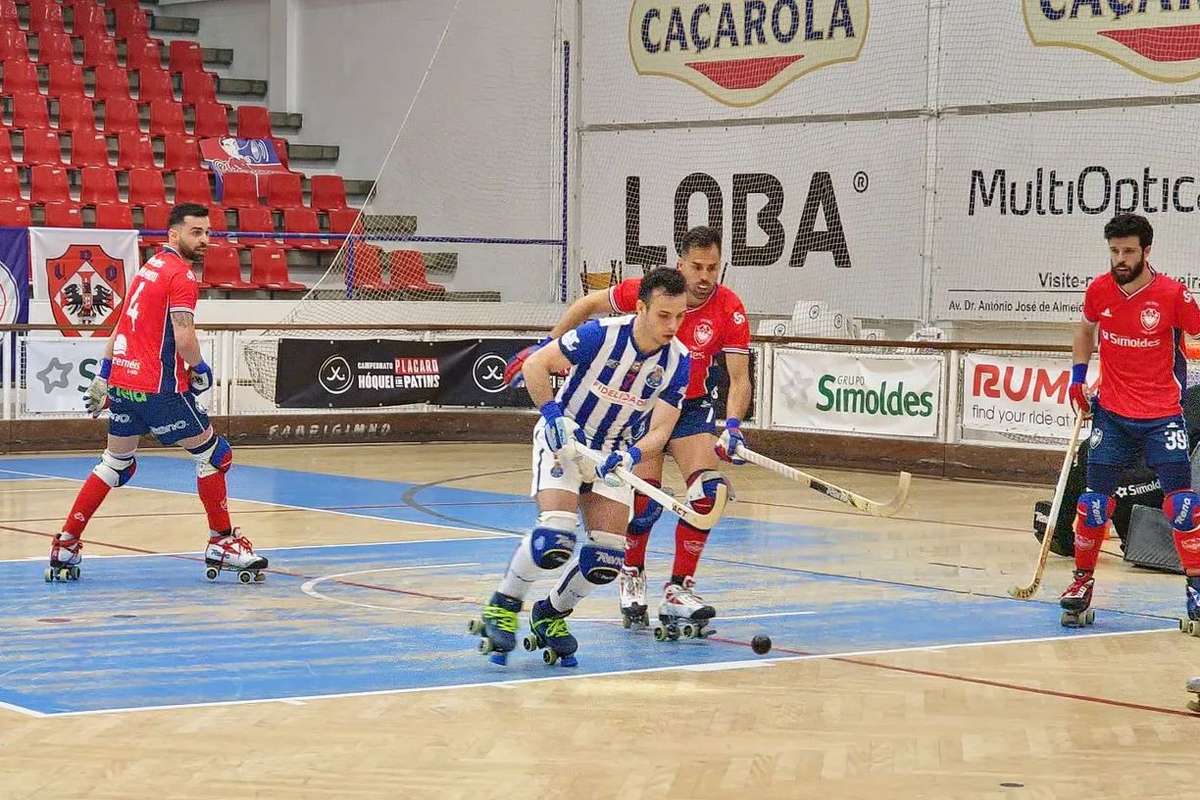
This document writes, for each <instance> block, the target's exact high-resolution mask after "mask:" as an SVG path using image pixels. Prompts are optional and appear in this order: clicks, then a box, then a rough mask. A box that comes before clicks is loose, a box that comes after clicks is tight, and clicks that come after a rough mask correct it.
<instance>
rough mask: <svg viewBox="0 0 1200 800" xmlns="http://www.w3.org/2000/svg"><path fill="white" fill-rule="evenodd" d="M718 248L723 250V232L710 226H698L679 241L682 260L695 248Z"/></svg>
mask: <svg viewBox="0 0 1200 800" xmlns="http://www.w3.org/2000/svg"><path fill="white" fill-rule="evenodd" d="M714 244H715V245H716V246H717V250H718V251H720V249H721V231H719V230H717V229H716V228H712V227H709V226H708V225H697V226H696V227H694V228H692V229H691V230H690V231H688V232H687V233H685V234H684V235H683V238H682V239H680V240H679V255H680V257H681V258H682V257H683V256H686V255H687V254H688V251H690V250H691V249H692V248H693V247H700V248H704V247H712V246H713V245H714Z"/></svg>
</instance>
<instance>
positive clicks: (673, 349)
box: [556, 315, 691, 452]
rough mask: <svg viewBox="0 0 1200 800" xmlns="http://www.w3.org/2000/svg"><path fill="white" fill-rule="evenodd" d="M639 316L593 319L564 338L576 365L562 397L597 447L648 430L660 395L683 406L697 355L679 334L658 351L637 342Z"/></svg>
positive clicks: (620, 444) (562, 344) (621, 443)
mask: <svg viewBox="0 0 1200 800" xmlns="http://www.w3.org/2000/svg"><path fill="white" fill-rule="evenodd" d="M634 319H635V318H634V317H633V316H632V315H630V316H624V317H609V318H607V319H602V320H591V321H589V322H585V323H584V324H582V325H580V326H579V327H578V328H576V329H575V330H573V331H567V332H566V333H564V334H563V335H562V336H561V337H560V338H559V340H558V346H559V349H561V350H562V353H563V355H565V356H566V357H567V360H568V361H570V362H571V363H572V364H574V365H575V367H574V369H572V370H571V373H570V375H568V376H567V381H566V383H565V384H563V387H562V388H561V389H559V390H558V397H557V398H556V399H557V400H558V402H559V404H560V405H561V406H562V407H563V411H564V412H565V413H566V415H567V416H568V417H570V418H571V419H573V420H575V423H576V424H577V425H579V427H580V428H581V429H582V430H583V432H584V434H585V435H586V436H587V440H588V446H589V447H591V448H592V449H593V450H599V451H601V452H609V451H611V450H614V449H621V448H625V447H628V446H629V445H631V444H633V443H634V442H635V441H637V439H638V438H639V437H641V436H643V435H645V432H646V430H647V426H648V424H649V420H650V413H651V412H652V411H653V410H654V405H655V403H656V402H657V401H658V400H663V401H666V402H667V403H670V404H671V405H673V406H675V407H676V408H679V407H680V406H681V405H682V403H683V396H684V393H685V392H686V391H687V384H688V373H689V370H690V369H691V359H690V358H689V356H688V351H687V348H686V347H684V346H683V345H682V344H680V342H679V340H678V339H672V340H671V342H670V344H668V345H666V346H664V347H661V348H659V349H658V350H656V351H654V352H652V353H642V352H639V351H638V349H637V347H636V346H635V345H634V343H633V321H634Z"/></svg>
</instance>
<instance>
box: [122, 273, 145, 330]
mask: <svg viewBox="0 0 1200 800" xmlns="http://www.w3.org/2000/svg"><path fill="white" fill-rule="evenodd" d="M145 288H146V284H145V283H144V282H143V283H139V284H138V287H137V291H135V292H134V293H133V297H131V298H129V310H128V311H126V312H125V313H126V314H127V315H128V316H129V330H130V331H134V330H136V329H137V318H138V305H137V304H138V297H140V296H141V294H142V289H145Z"/></svg>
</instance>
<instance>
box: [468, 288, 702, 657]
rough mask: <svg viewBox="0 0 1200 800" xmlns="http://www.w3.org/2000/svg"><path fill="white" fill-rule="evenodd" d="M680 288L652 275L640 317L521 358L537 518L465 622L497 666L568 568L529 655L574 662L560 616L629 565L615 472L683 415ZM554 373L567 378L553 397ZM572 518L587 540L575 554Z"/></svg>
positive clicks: (595, 325) (539, 619) (538, 617)
mask: <svg viewBox="0 0 1200 800" xmlns="http://www.w3.org/2000/svg"><path fill="white" fill-rule="evenodd" d="M685 288H686V285H685V282H684V279H683V276H682V275H680V274H679V272H677V271H676V270H671V269H657V270H654V271H652V272H650V273H648V274H647V275H646V276H645V277H644V278H643V279H642V281H641V285H640V287H639V292H638V300H637V310H636V313H635V314H632V315H628V316H623V317H612V318H609V319H605V320H593V321H590V322H586V323H584V324H583V325H580V326H579V327H578V328H575V329H574V330H570V331H567V332H566V333H565V334H563V335H562V336H561V337H560V338H558V339H555V340H554V341H552V342H550V343H549V344H548V345H546V346H545V347H543V348H541V349H540V350H539V351H538V352H537V353H535V354H534V355H532V356H530V357H529V358H528V359H527V360H526V361H525V363H524V366H523V367H522V371H523V374H524V376H525V384H526V387H527V388H528V391H529V396H530V397H531V398H532V399H533V402H534V404H535V405H537V406H538V407H539V408H540V409H541V414H542V418H541V419H540V420H539V421H538V423H537V426H536V428H535V429H534V435H533V486H532V489H531V492H530V493H531V494H532V495H533V496H534V497H536V498H537V504H538V511H539V514H538V518H537V522H536V524H535V526H534V528H533V530H532V532H530V533H529V534H527V535H526V536H525V537H524V538H523V539H522V540H521V543H520V544H519V545H518V546H517V550H516V552H515V553H514V554H513V557H512V560H511V561H510V563H509V565H508V569H507V570H506V572H505V574H504V577H503V578H502V579H501V580H500V585H499V587H498V588H497V591H496V593H495V594H493V595H492V597H491V599H490V600H489V601H488V603H487V605H486V606H484V608H483V612H482V615H481V620H477V621H475V622H474V623H473V625H472V629H473V630H480V631H481V632H482V633H483V638H482V639H481V641H480V650H481V651H482V652H484V653H493V657H492V660H493V661H495V662H496V663H500V664H503V663H505V660H506V656H507V653H508V652H509V651H511V650H512V649H513V648H514V647H515V646H516V631H517V614H518V612H520V611H521V609H522V605H523V603H524V600H525V597H526V596H527V595H528V593H529V591H530V589H531V588H532V587H533V584H534V582H535V581H537V580H538V579H540V578H544V577H550V576H552V575H554V574H555V573H556V572H558V571H559V569H560V568H562V567H563V566H564V565H565V567H566V568H565V570H563V572H562V576H561V578H560V579H559V581H558V583H557V585H555V587H554V588H553V590H552V591H551V592H550V594H549V595H548V596H546V597H545V598H543V599H541V600H538V601H537V602H535V603H534V604H533V606H532V608H531V609H530V615H529V622H530V629H531V631H532V634H531V636H530V637H527V640H526V647H527V649H536V648H538V647H543V648H546V649H545V652H544V653H543V655H544V658H545V660H546V661H547V663H554V662H555V661H558V660H560V659H561V661H562V663H563V665H564V666H574V665H575V650H576V648H577V642H576V640H575V637H574V636H573V635H572V634H571V632H570V631H569V630H568V628H567V624H566V621H565V620H566V617H567V616H568V615H570V613H571V611H572V610H573V609H574V608H575V605H576V604H577V603H578V602H579V601H580V600H582V599H583V598H584V597H586V596H587V595H588V594H589V593H590V592H591V591H592V590H593V589H595V588H596V587H597V586H601V585H603V584H606V583H611V582H612V581H614V580H616V578H617V575H618V574H619V572H620V570H621V565H622V563H623V560H624V553H625V528H626V524H627V523H628V521H629V517H630V513H631V509H632V505H633V490H632V489H630V487H629V486H627V485H625V484H623V483H622V482H620V481H619V480H617V479H616V476H615V475H613V474H612V473H613V471H614V470H616V468H617V467H625V468H626V469H631V468H632V467H633V466H634V465H635V464H637V463H639V462H640V461H641V460H642V458H643V457H644V455H645V456H654V455H656V454H657V453H658V452H659V451H660V450H662V448H663V446H665V445H666V443H667V438H668V437H669V436H670V433H671V430H672V429H673V428H674V426H675V423H676V421H677V420H678V418H679V409H680V406H681V405H682V403H683V397H684V393H685V391H686V389H687V384H688V376H689V371H690V369H691V361H690V358H689V356H688V352H687V349H686V348H684V347H683V345H681V344H680V343H679V342H678V340H676V339H675V333H676V332H677V331H678V330H679V326H680V324H681V323H682V322H683V319H684V314H685V312H686V308H687V305H686V303H687V300H686V295H685ZM553 372H567V373H568V374H567V379H566V382H565V383H564V384H563V386H562V388H561V389H559V391H558V393H557V395H556V394H555V393H554V390H553V388H552V386H551V380H550V376H551V373H553ZM580 446H582V447H587V448H590V449H592V450H595V451H598V452H599V453H601V454H603V455H607V459H606V460H605V461H604V462H603V463H602V464H600V465H598V466H596V465H594V464H593V463H592V462H591V461H588V460H586V459H584V458H582V457H579V456H578V455H576V454H575V452H574V448H576V447H580ZM577 511H581V512H582V514H583V524H584V529H585V531H586V539H585V541H584V543H583V545H582V547H580V548H579V552H578V554H577V555H576V554H575V543H576V538H577V537H576V532H575V528H576V512H577Z"/></svg>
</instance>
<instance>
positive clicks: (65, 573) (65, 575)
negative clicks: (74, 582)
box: [58, 567, 71, 581]
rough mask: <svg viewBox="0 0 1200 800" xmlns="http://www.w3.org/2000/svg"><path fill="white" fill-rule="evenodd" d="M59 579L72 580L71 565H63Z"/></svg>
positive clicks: (59, 572)
mask: <svg viewBox="0 0 1200 800" xmlns="http://www.w3.org/2000/svg"><path fill="white" fill-rule="evenodd" d="M58 579H59V580H60V581H69V580H71V568H70V567H63V568H62V569H60V570H59V571H58Z"/></svg>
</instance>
